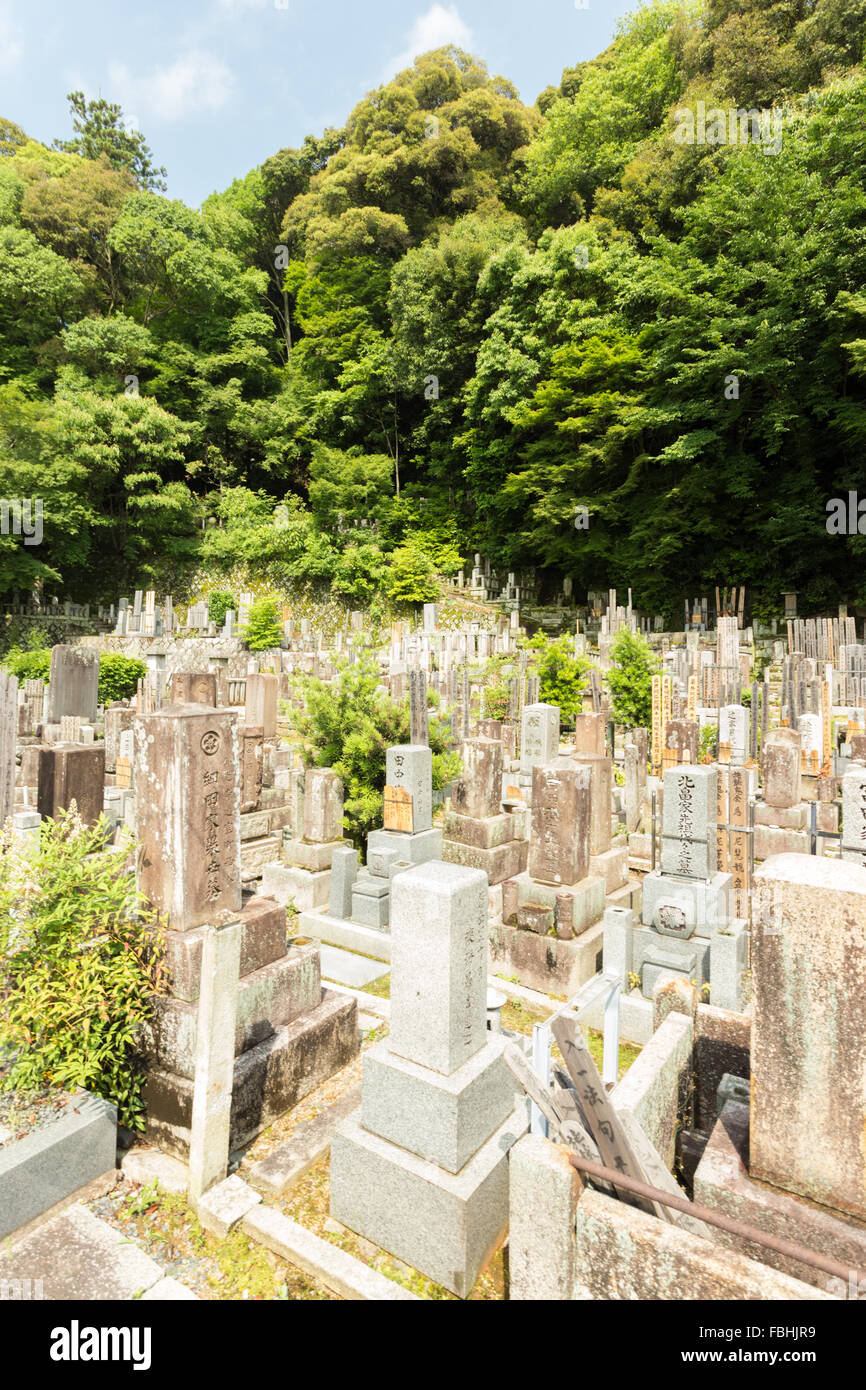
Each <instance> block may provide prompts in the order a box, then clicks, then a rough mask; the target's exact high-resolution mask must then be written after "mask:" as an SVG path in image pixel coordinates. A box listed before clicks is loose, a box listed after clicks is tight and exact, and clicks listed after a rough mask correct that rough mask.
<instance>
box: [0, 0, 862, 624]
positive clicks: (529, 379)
mask: <svg viewBox="0 0 866 1390" xmlns="http://www.w3.org/2000/svg"><path fill="white" fill-rule="evenodd" d="M864 30H866V0H777V3H772V0H706V3H705V4H703V5H699V4H691V3H687V4H682V3H677V0H655V3H652V4H649V5H646V6H645V7H644V8H642V9H640V10H638V11H637V12H636V14H635V15H633V16H632V17H631V19H630V20H628V21H627V22H626V23H625V24H624V25H623V26H622V28H621V31H620V33H619V34H618V36H617V38H616V39H615V41H614V43H613V44H612V45H611V46H610V48H609V49H608V50H607V51H606V52H604V53H602V54H601V55H600V56H599V57H598V58H596V59H595V60H594V61H592V62H587V63H582V64H579V65H577V66H576V67H570V68H566V70H565V71H564V73H563V74H562V80H561V82H560V84H559V85H558V86H556V87H553V86H551V87H549V88H548V89H547V90H545V91H544V92H543V93H542V94H541V95H540V96H539V98H538V100H537V102H536V104H535V105H534V106H528V105H525V104H523V102H521V100H520V99H519V97H518V94H517V92H516V90H515V89H514V87H513V86H512V85H511V84H510V83H509V82H508V81H507V79H505V78H503V77H491V76H490V75H489V74H488V72H487V71H486V69H485V67H484V65H483V64H482V63H480V62H479V61H478V60H477V59H475V58H473V57H471V56H470V55H468V54H466V53H462V52H460V51H457V50H454V49H448V50H439V51H437V52H434V53H428V54H426V55H425V56H424V57H422V58H419V59H417V60H416V62H415V65H414V68H413V69H412V70H407V71H405V72H402V73H400V74H399V75H398V76H397V77H396V78H395V79H394V80H393V81H392V82H390V83H388V84H387V85H386V86H383V87H381V88H379V89H378V90H376V91H374V92H372V93H370V94H369V95H368V96H367V97H366V98H365V99H364V100H363V101H361V102H360V103H359V104H358V105H357V106H356V107H355V109H354V110H353V111H352V112H351V114H350V115H349V117H348V119H347V121H346V125H345V128H344V129H342V130H326V131H325V132H324V133H322V134H320V135H310V136H308V137H307V138H306V140H305V141H304V144H303V147H302V148H301V149H299V150H296V149H282V150H279V151H277V152H276V153H275V154H274V155H273V156H272V157H271V158H269V159H267V160H266V161H265V163H264V164H263V165H262V166H261V167H260V168H256V169H253V170H252V171H251V172H250V173H248V174H246V176H245V177H243V178H239V179H237V180H236V181H235V182H234V183H233V184H232V185H231V187H229V188H228V189H226V190H225V191H224V192H221V193H216V194H214V195H213V196H212V197H210V198H208V199H207V200H206V202H205V203H204V205H203V206H202V208H201V210H200V211H196V210H192V209H190V208H188V207H186V206H184V205H183V204H182V203H180V202H178V201H170V200H168V199H167V198H166V197H165V196H164V195H163V193H162V192H161V191H160V190H161V185H162V174H163V173H164V171H162V170H160V169H157V168H155V167H154V163H153V159H155V158H158V157H165V152H164V151H158V152H157V153H156V154H155V155H154V156H153V159H152V158H151V154H150V151H149V150H148V149H147V147H146V146H145V145H144V142H143V139H142V137H140V136H138V135H135V134H132V135H130V134H128V133H126V132H125V131H124V129H123V126H122V113H120V111H119V110H118V108H115V107H110V106H108V105H107V104H106V103H105V102H96V103H91V104H87V103H85V102H84V99H83V98H82V97H80V96H79V95H77V94H76V96H75V99H74V101H73V112H72V114H73V117H74V133H73V136H72V138H71V139H70V138H65V139H64V140H62V141H60V142H58V143H57V147H56V148H52V149H49V148H47V147H45V146H44V145H41V144H38V143H36V142H35V141H33V140H31V139H28V137H27V135H26V134H25V132H24V131H22V130H20V129H19V128H18V126H17V125H16V124H15V123H14V117H15V113H14V112H7V113H5V114H6V117H7V119H5V120H3V121H2V122H0V156H2V157H0V496H3V497H6V498H16V497H38V498H42V499H43V503H44V544H43V545H41V546H32V547H24V546H22V545H20V544H19V543H18V542H17V541H16V540H14V539H13V538H12V537H2V536H0V593H2V592H8V591H9V590H10V589H12V588H14V587H18V588H27V587H30V586H31V585H32V583H33V582H34V580H36V579H40V578H41V579H42V580H43V582H44V585H45V588H46V591H47V592H55V593H58V594H67V595H69V596H71V597H75V598H77V599H85V598H95V597H98V596H104V597H107V598H113V597H115V596H116V594H117V593H118V592H121V591H122V590H123V589H124V588H128V587H129V586H130V585H131V584H133V583H135V582H138V583H143V582H147V583H149V584H151V585H156V587H167V586H172V587H174V588H175V591H176V592H180V591H182V588H183V584H184V576H185V575H189V574H191V573H192V572H194V571H195V570H196V569H197V568H199V569H200V567H201V566H202V565H204V566H207V567H208V569H209V571H210V572H212V573H213V574H214V575H215V576H216V575H218V574H219V573H220V572H222V571H227V570H229V569H230V568H231V567H233V566H236V565H237V564H238V563H239V562H240V563H246V564H247V565H248V566H249V569H250V572H251V573H256V574H264V575H267V576H268V577H269V578H270V579H271V581H272V582H273V583H275V584H282V585H285V586H290V587H291V586H298V585H318V584H324V583H329V584H330V583H331V581H332V580H333V583H334V587H335V589H336V591H337V592H338V593H342V594H344V595H346V597H348V598H350V599H351V600H353V601H355V602H363V601H365V600H366V599H367V598H369V597H370V595H371V594H372V593H373V592H374V591H375V590H377V589H378V590H381V591H383V592H386V593H388V594H390V595H391V596H392V597H393V598H395V599H397V600H400V599H411V598H419V597H424V596H425V595H426V594H427V592H429V587H430V578H431V574H432V572H433V571H434V569H440V570H445V571H448V570H449V569H450V570H452V571H453V570H454V569H456V568H457V567H458V566H459V564H460V557H461V555H466V554H467V553H468V552H469V551H471V550H474V549H482V550H484V552H485V553H486V554H487V555H489V557H490V558H491V560H492V561H493V562H494V563H499V564H502V565H506V566H507V567H509V568H517V567H520V566H524V565H534V566H536V567H537V568H538V569H539V570H540V571H542V572H543V573H544V575H545V576H546V577H548V578H549V581H550V584H551V586H552V585H554V584H556V585H558V583H559V580H560V578H561V576H562V575H564V574H570V575H572V576H573V577H574V580H575V587H576V589H578V590H579V589H580V588H581V586H583V587H587V586H588V587H590V588H591V587H595V586H599V587H600V586H602V585H619V586H625V585H629V584H630V585H631V586H632V588H633V591H634V600H635V603H636V604H638V605H640V606H642V607H644V608H647V609H651V610H654V611H664V610H666V611H672V610H674V609H676V610H677V611H679V609H680V599H681V596H683V595H685V594H688V593H697V592H700V591H701V590H703V591H706V589H707V586H708V585H712V584H716V583H718V584H729V583H730V584H732V583H738V584H739V583H745V584H747V585H749V586H750V588H751V590H752V592H753V594H754V596H755V604H756V611H759V612H760V611H766V612H770V611H774V610H776V609H777V608H778V606H779V602H780V593H781V590H783V589H787V588H793V589H798V590H799V592H800V595H801V598H800V603H801V611H805V610H807V609H808V608H809V607H810V606H811V607H813V608H817V607H820V606H822V605H827V604H829V603H834V602H835V601H836V600H837V599H838V598H839V597H847V598H850V599H855V598H860V599H861V600H864V601H866V574H864V569H863V564H862V560H863V557H864V555H866V537H861V536H851V537H847V536H837V535H830V534H828V532H827V529H826V521H827V511H826V504H827V502H828V500H829V499H830V498H833V497H839V496H843V497H844V496H847V493H848V491H849V490H850V489H857V488H859V489H860V493H861V496H863V497H864V498H866V390H864V386H866V77H864V74H863V71H862V68H861V66H860V65H861V64H862V61H863V42H864ZM730 108H734V110H736V108H756V109H762V108H766V116H765V119H764V124H763V126H762V127H761V128H760V130H759V127H758V123H757V121H756V120H754V121H751V122H750V121H749V120H748V119H747V118H745V117H744V118H743V120H742V121H741V122H739V123H737V121H736V116H733V117H732V118H730V119H727V120H725V118H726V117H727V116H728V112H729V109H730ZM686 110H687V111H688V112H689V113H691V114H693V115H694V119H695V124H694V125H693V126H692V127H689V125H688V122H687V120H686V119H685V117H684V115H683V112H684V111H686ZM714 111H715V115H714V114H713V112H714ZM702 113H703V115H702ZM723 124H725V125H726V128H727V138H726V139H725V142H724V143H721V142H720V141H719V139H718V137H719V132H720V130H721V128H722V125H723ZM689 129H691V131H692V134H693V137H694V138H693V139H692V140H689V137H688V131H689ZM684 132H685V133H684ZM732 133H733V134H737V133H739V136H740V138H739V140H738V141H737V143H731V139H730V137H731V135H732ZM744 137H745V138H744ZM580 507H585V508H586V509H587V510H588V521H589V524H588V526H587V527H586V528H577V527H576V526H575V517H576V513H577V509H578V508H580ZM864 526H866V518H864Z"/></svg>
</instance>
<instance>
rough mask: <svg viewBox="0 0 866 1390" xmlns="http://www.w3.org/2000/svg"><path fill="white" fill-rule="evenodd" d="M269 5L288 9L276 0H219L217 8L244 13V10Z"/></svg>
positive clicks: (227, 11)
mask: <svg viewBox="0 0 866 1390" xmlns="http://www.w3.org/2000/svg"><path fill="white" fill-rule="evenodd" d="M269 5H275V6H276V8H277V9H286V8H287V6H286V5H282V4H281V5H276V0H217V9H218V10H222V12H223V14H242V13H243V11H244V10H263V9H265V8H266V7H267V6H269Z"/></svg>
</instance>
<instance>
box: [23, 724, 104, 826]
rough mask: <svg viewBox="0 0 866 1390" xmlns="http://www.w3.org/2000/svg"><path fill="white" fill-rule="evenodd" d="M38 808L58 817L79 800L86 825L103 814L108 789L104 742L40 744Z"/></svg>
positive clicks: (35, 750)
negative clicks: (96, 743)
mask: <svg viewBox="0 0 866 1390" xmlns="http://www.w3.org/2000/svg"><path fill="white" fill-rule="evenodd" d="M31 751H32V753H33V755H34V756H35V758H36V759H37V763H38V770H37V774H36V809H37V810H38V812H39V814H40V815H41V816H47V817H49V818H50V819H52V820H56V819H57V817H58V816H59V814H60V812H61V811H68V810H69V809H70V807H71V806H72V803H73V802H75V806H76V809H77V811H78V814H79V816H80V817H81V819H82V820H83V821H84V824H85V825H93V824H94V822H95V821H97V820H98V819H99V817H100V816H101V815H102V806H103V800H104V789H105V749H104V748H103V746H102V744H98V745H91V746H88V745H86V744H83V743H77V744H73V743H65V744H63V743H55V744H51V745H48V746H46V745H37V746H35V747H34V748H33V749H32V750H31Z"/></svg>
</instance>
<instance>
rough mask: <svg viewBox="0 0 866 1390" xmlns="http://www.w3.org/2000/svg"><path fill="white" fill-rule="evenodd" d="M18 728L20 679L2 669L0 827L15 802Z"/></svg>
mask: <svg viewBox="0 0 866 1390" xmlns="http://www.w3.org/2000/svg"><path fill="white" fill-rule="evenodd" d="M17 728H18V680H17V678H16V677H15V676H10V675H7V673H6V672H5V671H3V670H0V828H2V827H3V825H4V824H5V822H6V819H7V817H8V816H11V815H12V811H13V808H14V804H15V741H16V736H17Z"/></svg>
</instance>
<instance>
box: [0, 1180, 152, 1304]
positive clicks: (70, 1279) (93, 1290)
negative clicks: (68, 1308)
mask: <svg viewBox="0 0 866 1390" xmlns="http://www.w3.org/2000/svg"><path fill="white" fill-rule="evenodd" d="M3 1277H4V1279H25V1278H26V1279H41V1280H42V1283H43V1293H44V1297H45V1298H47V1299H51V1300H53V1301H58V1302H66V1301H68V1302H71V1303H88V1302H100V1303H103V1302H113V1301H116V1300H118V1299H131V1298H135V1297H136V1296H139V1295H142V1294H143V1293H144V1292H146V1290H147V1289H150V1288H153V1286H154V1285H155V1284H158V1283H159V1281H160V1280H161V1279H162V1278H163V1277H164V1274H163V1270H162V1268H161V1266H160V1265H158V1264H157V1263H156V1261H155V1260H152V1259H151V1258H150V1256H149V1255H147V1254H145V1252H144V1251H143V1250H142V1249H141V1248H140V1246H138V1245H136V1244H135V1242H134V1241H132V1240H130V1239H129V1237H128V1236H127V1235H126V1234H125V1233H124V1232H123V1231H118V1230H116V1229H115V1227H114V1226H109V1225H108V1223H107V1222H106V1221H100V1220H99V1218H98V1217H96V1216H94V1215H93V1213H92V1212H91V1211H89V1210H88V1208H87V1207H85V1206H82V1205H81V1204H80V1203H75V1204H74V1205H73V1206H71V1207H67V1208H66V1210H65V1211H63V1212H61V1213H60V1215H59V1216H55V1217H53V1218H52V1219H51V1220H50V1221H46V1222H45V1223H44V1224H43V1225H41V1226H39V1227H37V1228H36V1230H35V1231H33V1232H32V1233H31V1234H30V1235H29V1236H26V1237H25V1238H24V1239H23V1240H21V1241H19V1242H18V1243H17V1244H16V1245H13V1246H12V1248H11V1249H10V1250H8V1252H6V1253H4V1258H3Z"/></svg>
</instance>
